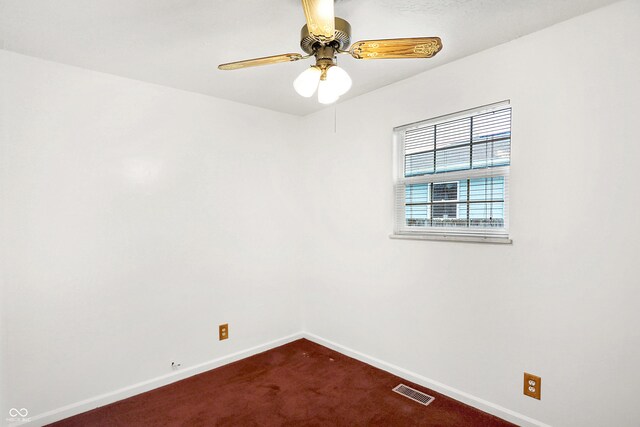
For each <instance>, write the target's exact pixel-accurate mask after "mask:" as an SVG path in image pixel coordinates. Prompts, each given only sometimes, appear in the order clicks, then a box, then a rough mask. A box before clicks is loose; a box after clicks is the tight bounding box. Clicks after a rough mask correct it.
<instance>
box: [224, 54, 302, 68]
mask: <svg viewBox="0 0 640 427" xmlns="http://www.w3.org/2000/svg"><path fill="white" fill-rule="evenodd" d="M300 59H302V55H300V54H299V53H285V54H284V55H274V56H265V57H264V58H254V59H247V60H244V61H236V62H229V63H227V64H221V65H218V69H220V70H238V69H240V68H247V67H257V66H259V65H269V64H277V63H279V62H291V61H298V60H300Z"/></svg>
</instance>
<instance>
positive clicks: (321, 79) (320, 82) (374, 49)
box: [218, 0, 442, 104]
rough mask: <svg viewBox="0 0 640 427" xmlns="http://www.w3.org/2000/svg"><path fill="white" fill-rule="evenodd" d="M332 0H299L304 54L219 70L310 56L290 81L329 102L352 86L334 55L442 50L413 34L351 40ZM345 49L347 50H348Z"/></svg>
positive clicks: (392, 55) (433, 40)
mask: <svg viewBox="0 0 640 427" xmlns="http://www.w3.org/2000/svg"><path fill="white" fill-rule="evenodd" d="M333 2H334V0H302V7H303V9H304V14H305V16H306V18H307V24H306V25H305V26H303V27H302V30H301V35H300V47H301V48H302V50H303V51H305V52H306V53H307V55H306V56H303V55H301V54H299V53H285V54H282V55H274V56H266V57H264V58H255V59H247V60H244V61H237V62H229V63H226V64H221V65H219V66H218V68H219V69H220V70H238V69H241V68H248V67H256V66H260V65H269V64H277V63H280V62H292V61H299V60H301V59H308V58H311V57H312V56H313V57H315V59H316V64H315V65H313V66H311V67H310V68H308V69H306V70H305V71H303V72H302V73H301V74H300V75H299V76H298V78H296V80H295V81H294V82H293V87H294V88H295V90H296V92H298V93H299V94H300V95H301V96H304V97H307V98H308V97H311V96H313V94H314V93H315V92H316V89H317V90H318V101H319V102H320V103H322V104H331V103H333V102H335V101H337V100H338V98H339V97H340V96H341V95H343V94H345V93H347V91H348V90H349V89H350V88H351V78H350V77H349V75H348V74H347V72H346V71H344V69H342V68H340V67H338V66H337V65H336V55H337V54H348V55H351V56H352V57H354V58H356V59H403V58H431V57H432V56H434V55H435V54H436V53H438V52H439V51H440V50H441V49H442V41H441V40H440V38H439V37H414V38H401V39H386V40H363V41H359V42H356V43H354V44H353V45H351V47H350V48H348V47H349V44H350V43H351V25H350V24H349V23H348V22H347V21H345V20H344V19H342V18H338V17H336V16H335V14H334V10H333ZM347 48H348V49H347Z"/></svg>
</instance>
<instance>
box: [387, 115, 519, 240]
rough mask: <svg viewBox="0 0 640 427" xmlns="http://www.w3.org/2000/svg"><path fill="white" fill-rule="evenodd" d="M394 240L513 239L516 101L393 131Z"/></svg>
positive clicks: (414, 124)
mask: <svg viewBox="0 0 640 427" xmlns="http://www.w3.org/2000/svg"><path fill="white" fill-rule="evenodd" d="M394 140H395V144H396V164H397V167H396V170H397V173H396V186H395V192H396V197H395V230H394V236H392V237H419V238H435V239H442V238H448V239H456V238H460V239H461V240H483V241H492V242H509V240H508V204H509V200H508V178H509V166H510V164H511V107H510V106H509V102H502V103H499V104H493V105H491V106H487V107H481V108H477V109H474V110H469V111H465V112H462V113H456V114H452V115H448V116H444V117H439V118H436V119H431V120H426V121H423V122H419V123H413V124H410V125H406V126H401V127H398V128H396V129H394Z"/></svg>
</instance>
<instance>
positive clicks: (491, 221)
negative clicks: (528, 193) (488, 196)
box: [469, 202, 504, 228]
mask: <svg viewBox="0 0 640 427" xmlns="http://www.w3.org/2000/svg"><path fill="white" fill-rule="evenodd" d="M469 219H470V223H469V225H470V226H471V227H500V228H502V227H504V202H488V203H471V204H470V209H469Z"/></svg>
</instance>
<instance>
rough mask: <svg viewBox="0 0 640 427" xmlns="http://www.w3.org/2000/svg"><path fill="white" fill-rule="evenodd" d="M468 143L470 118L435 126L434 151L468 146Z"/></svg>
mask: <svg viewBox="0 0 640 427" xmlns="http://www.w3.org/2000/svg"><path fill="white" fill-rule="evenodd" d="M470 142H471V118H470V117H466V118H464V119H459V120H453V121H451V122H446V123H440V124H438V125H436V149H441V148H447V147H453V146H456V145H461V144H469V143H470Z"/></svg>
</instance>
